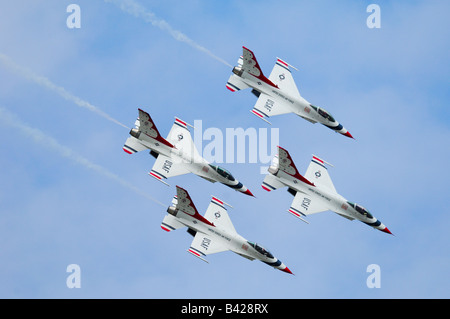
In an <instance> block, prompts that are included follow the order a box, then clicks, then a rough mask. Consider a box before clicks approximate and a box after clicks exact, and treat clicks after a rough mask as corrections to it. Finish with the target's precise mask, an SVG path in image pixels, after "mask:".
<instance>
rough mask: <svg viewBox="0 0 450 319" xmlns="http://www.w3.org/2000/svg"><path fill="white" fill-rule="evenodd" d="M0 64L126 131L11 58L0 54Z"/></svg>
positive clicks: (108, 116)
mask: <svg viewBox="0 0 450 319" xmlns="http://www.w3.org/2000/svg"><path fill="white" fill-rule="evenodd" d="M0 62H2V64H3V65H4V66H5V67H7V68H8V69H10V70H11V71H13V72H14V73H16V74H17V75H20V76H22V77H24V78H26V79H28V80H30V81H33V82H34V83H36V84H38V85H40V86H43V87H45V88H47V89H49V90H52V91H54V92H56V93H57V94H59V95H60V96H61V97H63V98H64V99H66V100H68V101H71V102H73V103H75V104H76V105H78V106H80V107H83V108H86V109H88V110H89V111H92V112H94V113H97V114H98V115H100V116H102V117H104V118H105V119H107V120H110V121H112V122H114V123H116V124H118V125H120V126H122V127H125V128H127V129H128V126H126V125H125V124H122V123H121V122H119V121H117V120H116V119H114V118H112V117H111V116H110V115H108V114H107V113H105V112H103V111H102V110H100V109H99V108H98V107H96V106H94V105H92V104H91V103H89V102H87V101H85V100H83V99H81V98H79V97H77V96H75V95H73V94H72V93H70V92H68V91H67V90H66V89H64V88H63V87H60V86H57V85H56V84H54V83H53V82H51V81H50V80H49V79H47V78H45V77H43V76H39V75H37V74H35V73H34V72H33V71H31V70H29V69H27V68H25V67H23V66H20V65H18V64H17V63H15V62H14V61H13V60H11V58H9V57H8V56H7V55H5V54H2V53H0Z"/></svg>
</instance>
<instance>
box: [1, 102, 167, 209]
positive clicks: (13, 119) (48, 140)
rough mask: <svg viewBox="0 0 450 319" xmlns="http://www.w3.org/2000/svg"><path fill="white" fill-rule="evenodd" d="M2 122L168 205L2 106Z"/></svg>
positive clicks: (71, 158) (139, 193) (63, 154)
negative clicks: (28, 123)
mask: <svg viewBox="0 0 450 319" xmlns="http://www.w3.org/2000/svg"><path fill="white" fill-rule="evenodd" d="M0 123H2V124H4V125H6V126H9V127H12V128H14V129H18V130H19V131H20V132H21V133H22V134H23V135H25V136H26V137H28V138H30V139H31V140H33V141H34V142H35V143H37V144H39V145H42V146H44V147H46V148H49V149H51V150H53V151H54V152H56V153H58V154H59V155H60V156H62V157H64V158H68V159H70V160H71V161H73V162H75V163H77V164H80V165H82V166H84V167H85V168H88V169H90V170H93V171H95V172H96V173H98V174H100V175H103V176H105V177H107V178H109V179H111V180H113V181H115V182H117V183H119V184H120V185H122V186H124V187H126V188H128V189H130V190H132V191H134V192H135V193H136V194H138V195H141V196H143V197H145V198H147V199H149V200H151V201H153V202H155V203H157V204H159V205H161V206H162V207H164V208H166V207H167V206H168V205H165V204H163V203H161V202H160V201H158V200H157V199H155V198H153V197H152V196H150V195H148V194H146V193H145V192H143V191H141V190H140V189H139V188H137V187H135V186H134V185H132V184H131V183H129V182H127V181H126V180H124V179H122V178H120V177H119V176H117V175H116V174H114V173H112V172H110V171H109V170H107V169H106V168H104V167H102V166H100V165H97V164H95V163H92V162H91V161H89V160H88V159H86V158H84V157H83V156H81V155H79V154H77V153H76V152H75V151H73V150H71V149H70V148H68V147H67V146H64V145H61V144H59V143H58V142H57V141H56V140H55V139H54V138H53V137H50V136H48V135H46V134H45V133H44V132H42V131H41V130H38V129H36V128H32V127H30V126H28V125H27V124H25V123H23V121H22V120H20V119H19V118H18V117H17V116H15V115H14V114H13V113H11V112H10V111H8V110H7V109H5V108H3V107H0Z"/></svg>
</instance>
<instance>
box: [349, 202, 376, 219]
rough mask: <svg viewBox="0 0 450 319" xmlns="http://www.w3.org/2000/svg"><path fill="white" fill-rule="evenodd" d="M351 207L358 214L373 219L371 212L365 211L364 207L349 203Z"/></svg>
mask: <svg viewBox="0 0 450 319" xmlns="http://www.w3.org/2000/svg"><path fill="white" fill-rule="evenodd" d="M347 203H348V204H349V205H350V206H352V207H353V208H354V209H355V210H356V211H357V212H358V213H360V214H361V215H363V216H366V217H368V218H373V216H372V214H371V213H369V211H368V210H367V209H365V208H364V207H362V206H361V205H358V204H355V203H352V202H347Z"/></svg>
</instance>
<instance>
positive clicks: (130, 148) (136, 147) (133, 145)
mask: <svg viewBox="0 0 450 319" xmlns="http://www.w3.org/2000/svg"><path fill="white" fill-rule="evenodd" d="M147 149H148V148H147V147H146V146H144V145H142V144H141V143H139V140H138V139H137V138H135V137H133V136H130V137H129V138H127V140H126V141H125V145H124V146H123V150H124V151H125V152H126V153H128V154H134V153H136V152H140V151H143V150H147Z"/></svg>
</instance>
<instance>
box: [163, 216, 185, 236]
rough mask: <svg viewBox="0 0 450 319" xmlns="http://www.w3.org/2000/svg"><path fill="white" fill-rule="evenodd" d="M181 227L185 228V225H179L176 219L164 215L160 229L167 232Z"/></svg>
mask: <svg viewBox="0 0 450 319" xmlns="http://www.w3.org/2000/svg"><path fill="white" fill-rule="evenodd" d="M182 227H186V225H184V224H182V223H180V222H179V221H178V219H177V218H176V217H174V216H172V215H166V216H165V217H164V219H163V221H162V223H161V228H162V229H163V230H165V231H167V232H170V231H172V230H176V229H179V228H182Z"/></svg>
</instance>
